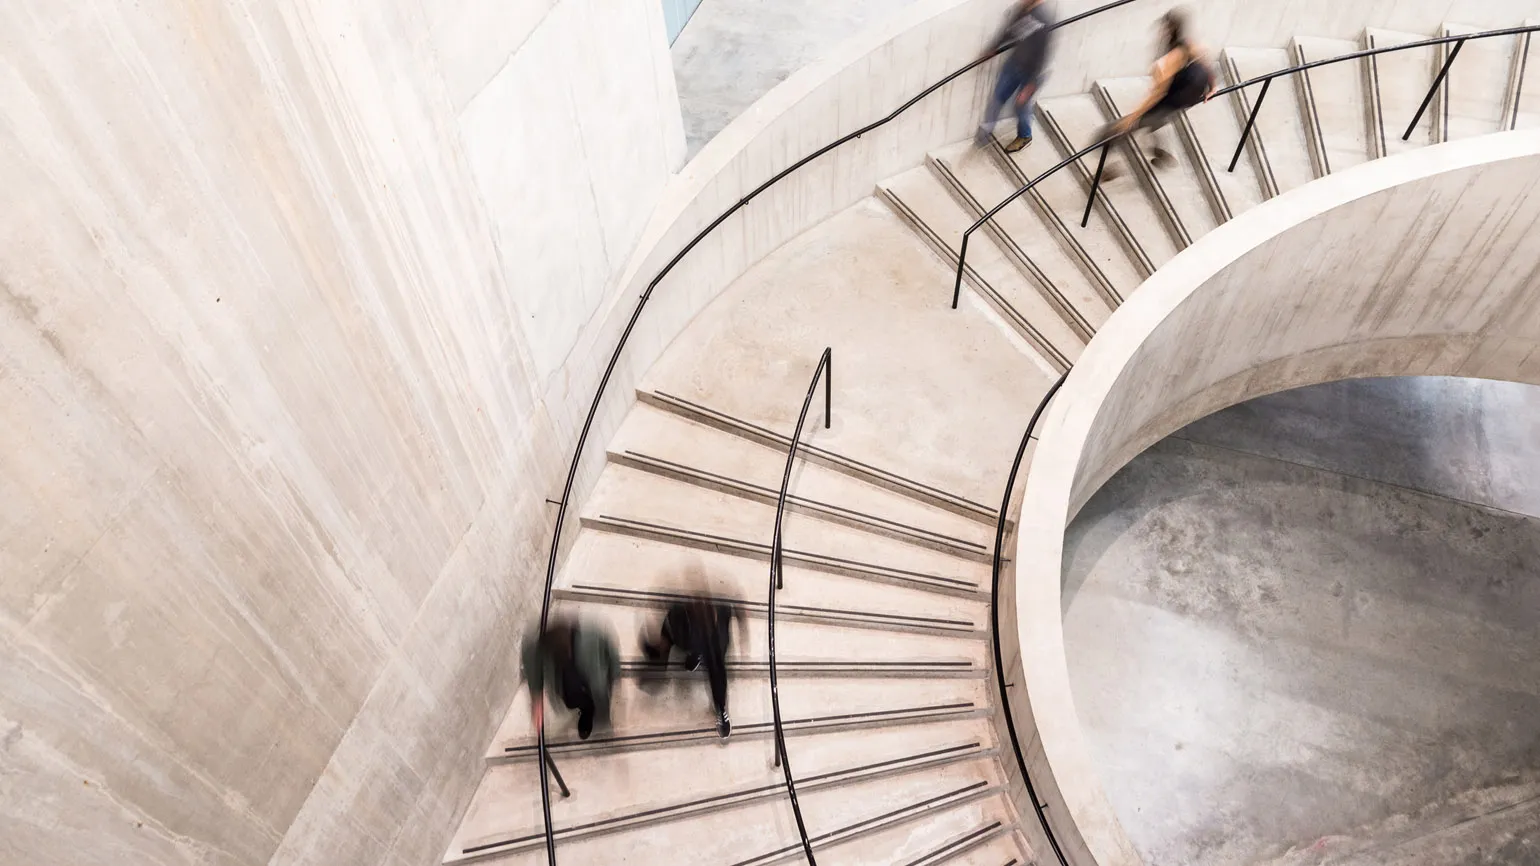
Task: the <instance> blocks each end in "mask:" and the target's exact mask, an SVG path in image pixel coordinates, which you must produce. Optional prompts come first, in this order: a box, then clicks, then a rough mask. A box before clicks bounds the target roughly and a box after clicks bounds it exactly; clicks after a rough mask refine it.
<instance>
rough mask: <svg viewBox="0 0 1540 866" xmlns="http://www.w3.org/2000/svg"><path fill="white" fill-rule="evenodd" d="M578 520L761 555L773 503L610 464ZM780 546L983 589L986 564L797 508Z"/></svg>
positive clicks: (796, 553) (794, 560)
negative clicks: (742, 497) (868, 530)
mask: <svg viewBox="0 0 1540 866" xmlns="http://www.w3.org/2000/svg"><path fill="white" fill-rule="evenodd" d="M583 520H584V525H585V526H587V527H592V528H602V529H604V530H607V531H615V532H626V533H633V532H634V533H636V534H644V535H654V536H656V537H658V538H666V539H668V540H673V541H675V542H676V543H683V544H696V545H698V546H700V547H702V548H705V549H717V550H721V551H724V552H735V551H736V552H740V553H741V555H745V556H747V557H749V558H755V557H760V558H764V557H768V551H769V545H770V542H771V536H772V535H773V534H774V530H775V507H774V506H773V505H769V504H761V503H758V502H753V501H749V500H746V499H740V498H738V497H735V496H730V495H728V494H725V493H720V492H718V491H715V490H709V489H706V488H702V487H697V486H695V485H692V484H686V483H683V482H679V481H674V480H672V479H669V478H664V477H662V476H658V475H654V474H652V473H650V472H643V471H640V470H636V469H632V468H630V467H627V466H619V465H613V464H612V465H610V466H607V467H605V469H604V471H603V473H602V474H601V475H600V478H599V482H598V483H597V484H596V485H595V487H594V491H593V493H592V494H590V496H589V499H588V502H587V503H586V504H585V506H584V508H583ZM649 527H651V528H649ZM658 527H662V528H665V529H671V530H678V531H679V532H678V533H674V534H670V533H665V532H661V531H660V530H659V529H657V528H658ZM683 533H691V534H692V535H690V536H688V537H686V536H685V535H684V534H683ZM748 545H752V546H753V547H752V548H749V547H747V546H748ZM782 545H783V549H784V550H785V551H786V556H787V560H788V562H789V563H790V564H792V565H795V566H798V567H815V566H814V560H815V559H816V560H817V561H819V562H823V561H825V559H827V560H828V561H829V562H828V564H827V567H826V568H825V570H829V571H835V572H839V571H845V572H846V573H851V574H871V575H872V576H873V579H876V580H888V581H889V582H894V583H898V584H901V585H907V586H926V587H929V588H932V589H935V590H937V591H949V592H955V593H959V594H976V593H978V592H979V591H981V590H983V589H987V587H986V586H985V584H986V583H987V581H988V577H989V566H988V564H987V563H984V562H979V561H977V560H976V559H964V558H961V557H958V556H953V555H950V554H947V553H943V552H941V551H937V550H929V549H926V548H922V547H916V546H914V545H911V544H906V543H904V542H901V541H897V540H894V539H891V538H887V537H885V536H880V535H874V534H872V533H869V532H862V531H860V530H857V529H851V528H849V527H846V526H841V525H838V524H833V523H828V522H825V521H822V520H817V519H815V518H810V517H806V516H804V515H801V514H797V513H788V514H786V515H784V517H783V519H782ZM563 582H564V583H565V581H563Z"/></svg>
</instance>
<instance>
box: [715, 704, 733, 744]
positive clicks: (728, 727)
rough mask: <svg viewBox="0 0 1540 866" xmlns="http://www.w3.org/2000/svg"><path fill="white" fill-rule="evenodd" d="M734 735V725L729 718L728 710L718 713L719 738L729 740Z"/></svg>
mask: <svg viewBox="0 0 1540 866" xmlns="http://www.w3.org/2000/svg"><path fill="white" fill-rule="evenodd" d="M732 735H733V723H732V720H730V719H728V718H727V711H726V710H722V711H721V712H719V713H717V736H719V737H721V738H722V739H724V740H725V739H727V738H728V737H730V736H732Z"/></svg>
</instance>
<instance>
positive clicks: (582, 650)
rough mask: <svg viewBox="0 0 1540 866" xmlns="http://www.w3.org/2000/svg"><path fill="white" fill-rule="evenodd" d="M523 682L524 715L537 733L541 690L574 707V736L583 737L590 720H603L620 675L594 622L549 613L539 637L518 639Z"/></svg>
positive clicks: (603, 634)
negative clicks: (521, 647)
mask: <svg viewBox="0 0 1540 866" xmlns="http://www.w3.org/2000/svg"><path fill="white" fill-rule="evenodd" d="M523 662H524V681H525V682H526V683H527V684H528V685H529V703H530V718H531V720H532V721H533V722H534V725H535V733H537V734H538V733H539V732H540V729H541V727H542V725H543V724H544V722H545V694H546V693H549V694H550V696H551V700H552V701H553V702H555V701H560V702H561V703H563V704H564V705H566V707H567V708H568V709H570V710H577V713H578V720H577V728H578V738H579V739H583V740H586V739H588V737H589V735H590V734H592V733H593V730H594V723H595V722H597V721H600V720H608V719H609V714H610V695H611V694H612V693H613V691H614V687H615V680H616V679H617V678H618V677H619V676H620V656H619V655H618V654H617V653H616V651H615V641H614V640H612V639H611V637H610V635H609V634H608V633H607V632H606V631H605V630H604V629H603V628H602V627H600V626H598V625H597V624H594V623H589V622H579V621H577V620H573V619H568V618H560V619H558V618H556V617H554V616H553V617H551V618H550V620H549V622H548V623H547V624H546V630H545V634H544V635H540V634H534V635H531V636H530V637H528V638H526V639H525V640H524V654H523Z"/></svg>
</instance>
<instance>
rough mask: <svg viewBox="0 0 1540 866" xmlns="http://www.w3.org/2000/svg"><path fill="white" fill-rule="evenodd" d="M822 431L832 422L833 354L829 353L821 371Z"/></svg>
mask: <svg viewBox="0 0 1540 866" xmlns="http://www.w3.org/2000/svg"><path fill="white" fill-rule="evenodd" d="M823 376H824V378H823V429H825V430H827V429H829V425H830V424H832V423H833V422H834V353H833V352H830V353H829V357H828V363H827V366H825V367H824V371H823Z"/></svg>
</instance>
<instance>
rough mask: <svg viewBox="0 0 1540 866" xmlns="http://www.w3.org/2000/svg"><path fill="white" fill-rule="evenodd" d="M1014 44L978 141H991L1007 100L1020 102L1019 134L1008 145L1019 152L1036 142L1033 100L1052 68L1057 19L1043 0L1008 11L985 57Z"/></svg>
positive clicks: (1024, 0)
mask: <svg viewBox="0 0 1540 866" xmlns="http://www.w3.org/2000/svg"><path fill="white" fill-rule="evenodd" d="M1006 46H1013V47H1012V48H1011V52H1010V54H1008V55H1006V58H1005V63H1004V65H1002V66H1001V67H1000V77H999V78H998V79H997V80H996V82H995V89H994V92H993V93H992V94H991V95H990V97H989V107H988V108H987V109H985V111H984V120H983V121H982V122H981V123H980V124H979V131H978V134H977V135H975V136H974V142H975V143H977V144H978V145H979V146H980V147H982V146H984V145H986V144H988V143H989V142H990V141H991V140H992V139H993V138H994V135H995V123H997V122H998V121H999V120H1000V112H1001V111H1002V110H1003V109H1004V108H1005V104H1006V103H1007V102H1014V103H1015V104H1016V137H1015V138H1014V139H1013V140H1012V141H1011V143H1010V144H1007V145H1006V146H1005V151H1006V152H1007V153H1015V152H1016V151H1018V150H1021V149H1022V148H1024V147H1026V146H1027V145H1029V144H1031V143H1032V103H1033V100H1034V99H1035V98H1036V97H1037V89H1038V85H1039V84H1041V83H1042V80H1043V72H1044V70H1045V69H1047V67H1048V52H1049V50H1050V49H1051V48H1052V46H1053V18H1052V17H1051V16H1050V15H1049V14H1048V7H1047V6H1044V5H1043V0H1020V2H1018V3H1016V4H1015V5H1013V6H1012V7H1011V11H1010V12H1008V13H1006V17H1005V26H1003V27H1001V28H1000V33H999V35H998V36H996V37H995V40H994V42H992V43H990V46H989V48H988V50H986V51H985V52H984V56H985V57H988V56H989V55H991V54H993V53H995V52H996V51H999V50H1000V49H1002V48H1005V47H1006Z"/></svg>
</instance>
